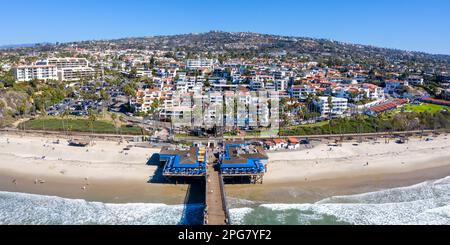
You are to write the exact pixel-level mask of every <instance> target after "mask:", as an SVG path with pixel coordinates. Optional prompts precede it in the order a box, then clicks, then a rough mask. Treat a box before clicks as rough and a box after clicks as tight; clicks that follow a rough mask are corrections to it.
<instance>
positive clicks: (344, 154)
mask: <svg viewBox="0 0 450 245" xmlns="http://www.w3.org/2000/svg"><path fill="white" fill-rule="evenodd" d="M7 139H8V141H9V143H7ZM54 140H55V139H54V138H37V137H31V136H24V137H20V136H12V135H0V157H1V158H0V159H1V160H0V191H8V192H23V193H31V194H42V195H50V196H60V197H65V198H72V199H85V200H88V201H99V202H108V203H165V204H181V203H184V201H185V200H186V198H187V192H188V191H187V190H188V188H189V186H188V185H186V184H179V185H174V184H163V183H157V182H156V183H152V181H151V179H152V175H153V174H154V173H155V171H156V170H157V166H151V165H147V164H146V163H147V161H148V159H149V158H150V157H151V155H152V154H153V153H155V152H159V149H156V148H140V147H131V149H130V150H129V151H127V152H126V153H127V154H126V153H125V152H123V150H122V149H123V148H124V147H127V146H128V144H122V145H118V144H117V142H112V141H97V142H96V145H94V146H92V147H88V148H74V147H70V146H67V145H65V144H64V143H60V144H53V143H52V142H54ZM130 144H131V143H130ZM353 144H354V142H344V143H343V144H342V146H341V147H331V150H330V147H329V146H328V145H327V144H326V142H325V143H321V144H319V145H317V146H315V147H314V148H312V149H308V150H301V151H290V152H269V157H270V162H269V165H268V173H267V175H266V176H265V177H264V183H263V184H262V185H227V186H226V192H227V194H228V197H229V200H230V202H232V205H231V206H233V205H237V203H238V202H239V201H235V200H248V201H251V202H256V203H264V202H266V203H306V202H315V201H319V200H321V199H323V198H326V197H330V196H335V195H347V194H358V193H364V192H370V191H376V190H380V189H384V188H392V187H400V186H407V185H412V184H417V183H420V182H423V181H427V180H433V179H438V178H443V177H446V176H450V140H449V139H448V138H447V136H446V135H441V136H438V137H436V138H434V139H433V140H432V141H425V140H423V139H422V140H421V139H418V138H412V139H411V140H410V141H409V142H407V143H405V144H396V143H395V142H390V143H389V144H385V143H384V142H383V143H373V142H364V143H362V144H359V145H358V146H354V145H353ZM86 150H87V151H86ZM43 156H45V158H42V157H43ZM367 162H368V163H369V165H366V163H367ZM14 180H15V181H14ZM36 180H38V183H35V182H36ZM40 180H43V181H44V183H39V181H40Z"/></svg>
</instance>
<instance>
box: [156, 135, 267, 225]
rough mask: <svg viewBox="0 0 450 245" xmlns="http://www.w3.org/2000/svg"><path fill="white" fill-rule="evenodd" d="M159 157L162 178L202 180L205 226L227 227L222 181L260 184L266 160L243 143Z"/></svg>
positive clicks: (201, 146)
mask: <svg viewBox="0 0 450 245" xmlns="http://www.w3.org/2000/svg"><path fill="white" fill-rule="evenodd" d="M158 155H159V162H160V164H161V167H162V168H163V171H162V175H163V176H164V177H165V178H166V179H167V180H168V181H169V182H175V183H178V181H180V182H181V183H183V182H186V181H187V180H189V181H202V182H203V181H204V183H205V185H204V186H205V190H204V193H205V203H204V205H205V209H204V213H203V224H205V225H229V224H230V215H229V212H228V207H227V199H226V192H225V183H224V178H226V179H227V180H228V181H230V182H233V183H236V182H238V183H252V184H257V183H262V179H263V176H264V173H265V171H266V164H267V160H268V157H267V155H266V154H265V151H264V150H263V148H262V147H261V146H259V145H253V144H246V143H243V142H242V143H237V142H228V143H227V142H224V143H223V144H221V145H220V146H216V147H211V148H207V147H206V146H205V145H204V144H202V143H196V144H194V145H193V146H191V147H189V148H186V147H183V148H181V149H180V148H179V149H168V148H165V149H162V150H161V152H160V153H159V154H158Z"/></svg>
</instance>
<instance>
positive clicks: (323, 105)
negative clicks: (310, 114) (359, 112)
mask: <svg viewBox="0 0 450 245" xmlns="http://www.w3.org/2000/svg"><path fill="white" fill-rule="evenodd" d="M328 98H330V97H326V96H321V97H319V101H316V102H315V104H316V106H317V107H318V109H319V112H320V113H321V115H322V117H342V116H344V115H345V113H346V112H347V109H348V99H346V98H337V97H331V103H332V105H331V106H330V104H329V103H328Z"/></svg>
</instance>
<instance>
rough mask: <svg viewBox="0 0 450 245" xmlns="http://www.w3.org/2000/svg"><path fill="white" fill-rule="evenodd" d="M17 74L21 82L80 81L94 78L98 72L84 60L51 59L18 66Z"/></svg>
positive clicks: (17, 78)
mask: <svg viewBox="0 0 450 245" xmlns="http://www.w3.org/2000/svg"><path fill="white" fill-rule="evenodd" d="M15 74H16V80H17V81H19V82H22V81H29V80H32V79H39V80H49V79H54V80H57V79H58V80H60V81H78V80H81V79H89V78H93V77H95V76H97V75H98V72H97V71H96V70H95V69H93V68H91V67H89V62H88V60H87V59H84V58H49V59H47V60H41V61H38V62H36V64H35V65H27V66H18V67H16V69H15Z"/></svg>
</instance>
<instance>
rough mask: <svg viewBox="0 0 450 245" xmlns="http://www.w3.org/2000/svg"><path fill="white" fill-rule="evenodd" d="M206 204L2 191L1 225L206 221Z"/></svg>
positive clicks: (0, 204)
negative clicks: (108, 200) (119, 201)
mask: <svg viewBox="0 0 450 245" xmlns="http://www.w3.org/2000/svg"><path fill="white" fill-rule="evenodd" d="M202 213H203V205H195V204H189V205H166V204H150V203H129V204H108V203H100V202H88V201H85V200H80V199H67V198H61V197H52V196H42V195H34V194H24V193H12V192H0V224H33V225H54V224H78V225H85V224H87V225H89V224H106V225H141V224H143V225H160V224H161V225H177V224H202V222H203V217H202Z"/></svg>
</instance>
